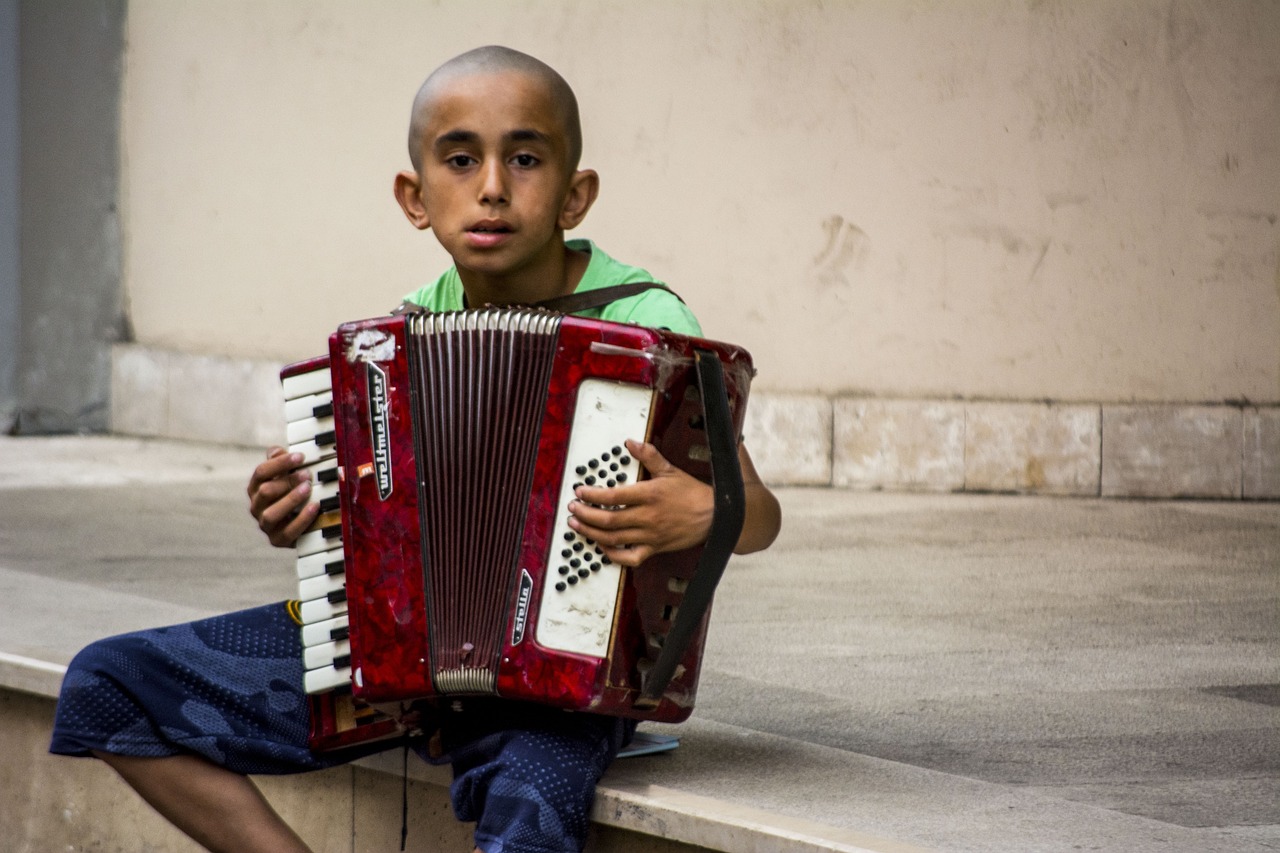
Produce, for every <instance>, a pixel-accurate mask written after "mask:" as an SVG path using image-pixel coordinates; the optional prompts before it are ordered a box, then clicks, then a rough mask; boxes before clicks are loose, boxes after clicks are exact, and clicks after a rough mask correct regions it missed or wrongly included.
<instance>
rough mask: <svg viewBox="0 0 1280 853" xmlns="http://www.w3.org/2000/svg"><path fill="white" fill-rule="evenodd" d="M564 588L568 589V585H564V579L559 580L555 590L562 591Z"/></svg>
mask: <svg viewBox="0 0 1280 853" xmlns="http://www.w3.org/2000/svg"><path fill="white" fill-rule="evenodd" d="M566 589H568V586H566V585H565V582H564V581H560V582H559V583H558V584H556V592H564V591H565V590H566Z"/></svg>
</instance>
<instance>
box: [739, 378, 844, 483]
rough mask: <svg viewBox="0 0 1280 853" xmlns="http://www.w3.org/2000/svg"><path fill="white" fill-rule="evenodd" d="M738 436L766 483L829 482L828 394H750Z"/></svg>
mask: <svg viewBox="0 0 1280 853" xmlns="http://www.w3.org/2000/svg"><path fill="white" fill-rule="evenodd" d="M743 437H744V440H745V442H746V446H747V448H748V450H750V452H751V461H752V462H753V463H755V466H756V471H757V472H759V474H760V478H761V479H762V480H764V481H765V482H766V483H769V484H770V485H776V486H826V485H829V484H830V483H831V400H830V399H828V398H827V397H820V396H803V395H792V394H752V395H751V399H750V401H749V402H748V404H747V418H746V423H745V424H744V426H743Z"/></svg>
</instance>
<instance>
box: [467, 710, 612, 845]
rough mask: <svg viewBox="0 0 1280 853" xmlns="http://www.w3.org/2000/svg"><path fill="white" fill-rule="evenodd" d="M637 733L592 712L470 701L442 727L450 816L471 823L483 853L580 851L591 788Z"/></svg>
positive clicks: (593, 793) (585, 826) (583, 840)
mask: <svg viewBox="0 0 1280 853" xmlns="http://www.w3.org/2000/svg"><path fill="white" fill-rule="evenodd" d="M634 730H635V723H634V722H632V721H627V720H620V719H615V718H612V717H601V716H597V715H594V714H570V713H565V712H563V711H557V710H554V709H550V708H542V707H536V706H528V705H520V704H516V703H492V704H489V703H476V702H472V703H467V704H465V706H464V707H463V708H462V711H461V713H460V714H458V715H457V716H456V717H454V718H453V719H452V720H449V719H446V720H445V721H444V728H443V735H444V747H445V751H446V753H447V754H448V756H449V759H450V760H451V761H452V764H453V772H454V782H453V786H452V788H451V790H450V793H451V796H452V800H453V810H454V813H455V815H456V816H457V817H458V819H459V820H461V821H464V822H475V824H476V830H475V841H476V847H477V849H478V850H481V851H486V850H501V851H503V853H560V852H561V851H564V853H572V851H580V850H582V847H583V845H584V844H585V843H586V837H587V829H588V826H589V818H590V813H591V805H592V803H593V801H594V798H595V789H596V784H597V783H598V782H599V781H600V777H601V776H602V775H604V771H605V770H607V769H608V767H609V765H610V764H611V763H612V762H613V759H614V758H615V757H616V756H617V754H618V750H619V749H620V748H621V747H622V744H623V743H624V741H626V740H629V739H630V736H631V733H632V732H633V731H634Z"/></svg>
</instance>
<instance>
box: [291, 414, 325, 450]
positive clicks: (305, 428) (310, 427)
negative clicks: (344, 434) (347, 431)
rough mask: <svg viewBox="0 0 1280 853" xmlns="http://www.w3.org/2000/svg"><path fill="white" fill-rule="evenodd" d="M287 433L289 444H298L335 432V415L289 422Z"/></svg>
mask: <svg viewBox="0 0 1280 853" xmlns="http://www.w3.org/2000/svg"><path fill="white" fill-rule="evenodd" d="M285 431H286V439H287V441H288V442H289V444H298V443H300V442H303V441H306V440H307V439H314V438H315V437H316V436H318V435H320V433H322V432H333V415H327V416H325V417H323V418H312V417H307V418H303V419H302V420H300V421H289V424H288V426H287V427H286V428H285ZM331 443H332V442H331Z"/></svg>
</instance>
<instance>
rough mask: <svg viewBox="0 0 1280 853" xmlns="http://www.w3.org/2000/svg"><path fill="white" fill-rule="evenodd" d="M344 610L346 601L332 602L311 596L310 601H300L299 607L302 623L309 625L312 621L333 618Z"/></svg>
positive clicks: (345, 610)
mask: <svg viewBox="0 0 1280 853" xmlns="http://www.w3.org/2000/svg"><path fill="white" fill-rule="evenodd" d="M346 612H347V602H346V601H339V602H338V603H337V604H334V603H333V602H331V601H330V600H329V599H327V598H313V599H311V600H310V601H304V602H302V607H300V608H299V614H300V616H301V618H302V624H303V625H310V624H311V623H312V622H324V621H325V620H326V619H335V618H337V617H338V616H341V615H342V614H344V613H346Z"/></svg>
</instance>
